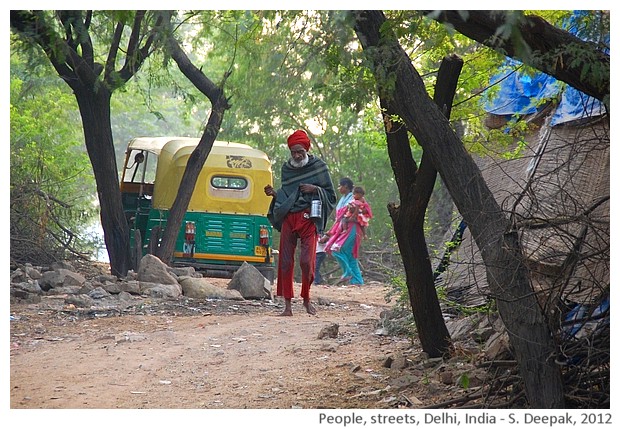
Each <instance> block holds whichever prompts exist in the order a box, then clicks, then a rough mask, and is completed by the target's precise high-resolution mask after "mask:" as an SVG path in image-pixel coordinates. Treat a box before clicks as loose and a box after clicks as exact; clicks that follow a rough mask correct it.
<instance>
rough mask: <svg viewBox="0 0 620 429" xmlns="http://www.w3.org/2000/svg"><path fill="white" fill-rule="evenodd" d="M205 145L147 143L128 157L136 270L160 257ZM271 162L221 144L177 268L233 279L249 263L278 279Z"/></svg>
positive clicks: (201, 181) (204, 177)
mask: <svg viewBox="0 0 620 429" xmlns="http://www.w3.org/2000/svg"><path fill="white" fill-rule="evenodd" d="M198 142H199V139H197V138H186V137H139V138H135V139H132V140H131V141H130V142H129V144H128V146H127V150H126V152H125V162H124V168H123V172H122V177H121V183H120V187H121V194H122V201H123V208H124V211H125V215H126V216H127V220H128V222H129V225H130V230H131V234H132V236H131V243H132V246H131V247H132V255H134V260H135V261H136V264H137V263H138V262H139V260H140V259H141V258H142V256H143V255H145V254H147V253H153V252H154V249H155V248H156V245H157V244H158V243H159V241H160V240H161V237H162V233H163V231H164V230H165V228H166V221H167V217H168V213H169V210H170V208H171V206H172V204H173V202H174V200H175V198H176V195H177V191H178V189H179V185H180V182H181V178H182V177H183V173H184V171H185V167H186V165H187V161H188V159H189V157H190V155H191V153H192V152H193V150H194V148H195V147H196V145H197V144H198ZM272 180H273V179H272V170H271V162H270V160H269V158H268V157H267V155H266V154H265V153H264V152H262V151H260V150H258V149H254V148H252V147H251V146H249V145H247V144H243V143H233V142H223V141H215V142H214V144H213V148H212V149H211V152H210V153H209V156H208V157H207V160H206V162H205V165H204V167H203V169H202V171H201V172H200V175H199V176H198V180H197V182H196V187H195V188H194V192H193V194H192V197H191V200H190V203H189V206H188V209H187V212H186V214H185V218H184V219H183V222H182V227H181V229H180V231H179V234H178V236H177V240H176V245H175V250H174V255H173V259H172V261H171V264H172V265H173V266H193V267H195V268H196V269H197V270H198V271H200V272H203V274H205V275H207V276H210V277H224V278H230V277H232V274H234V272H235V271H236V270H237V269H238V268H239V267H240V266H241V264H243V262H247V263H249V264H252V265H254V266H255V267H256V268H257V269H258V270H259V271H260V272H261V273H262V274H263V276H265V277H266V278H267V279H268V280H269V281H270V282H273V279H274V274H275V273H274V272H275V269H274V257H273V252H272V237H273V232H272V227H271V224H270V223H269V220H268V219H267V211H268V209H269V204H270V202H271V198H270V197H268V196H266V195H265V193H264V191H263V188H264V186H265V185H266V184H268V183H273V182H272Z"/></svg>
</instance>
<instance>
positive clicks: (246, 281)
mask: <svg viewBox="0 0 620 429" xmlns="http://www.w3.org/2000/svg"><path fill="white" fill-rule="evenodd" d="M228 289H232V290H237V291H239V293H240V294H241V296H242V297H243V298H245V299H272V295H271V283H270V282H269V280H267V279H266V278H265V276H263V275H262V274H261V272H260V271H258V268H256V267H255V266H254V265H250V264H248V263H247V262H244V263H243V264H242V265H241V267H239V269H238V270H237V271H236V272H235V274H233V277H232V279H231V280H230V282H229V283H228Z"/></svg>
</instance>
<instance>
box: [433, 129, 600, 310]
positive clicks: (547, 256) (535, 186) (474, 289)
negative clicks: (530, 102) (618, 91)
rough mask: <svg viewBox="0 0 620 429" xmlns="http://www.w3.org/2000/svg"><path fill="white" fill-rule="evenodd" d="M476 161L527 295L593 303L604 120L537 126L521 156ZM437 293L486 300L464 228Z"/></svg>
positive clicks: (470, 302) (478, 262)
mask: <svg viewBox="0 0 620 429" xmlns="http://www.w3.org/2000/svg"><path fill="white" fill-rule="evenodd" d="M477 162H478V163H479V167H480V169H481V171H482V174H483V177H484V178H485V180H486V182H487V184H488V186H489V188H490V189H491V191H492V192H493V194H494V195H495V198H496V200H497V201H498V203H499V204H500V206H501V207H502V209H503V210H505V211H506V216H508V217H512V218H513V219H514V220H515V221H516V222H517V225H518V226H519V231H520V235H521V239H522V246H523V252H524V257H525V258H526V260H527V263H528V266H529V267H530V268H531V270H532V276H531V277H532V280H533V286H534V288H535V290H537V291H545V293H544V294H542V295H543V296H544V295H549V294H551V295H553V296H556V297H557V296H561V297H562V299H566V300H570V301H572V302H589V301H590V300H593V299H595V297H599V296H600V295H601V291H602V290H604V289H605V288H608V286H609V191H610V190H609V122H608V120H607V119H606V118H605V119H603V120H599V121H598V122H597V123H589V124H587V125H582V126H575V124H571V125H563V126H557V127H548V126H543V127H542V128H541V129H540V131H539V132H538V133H536V134H533V135H532V136H531V138H530V139H529V145H528V147H527V148H525V150H524V151H523V152H522V154H521V156H519V157H517V158H514V159H510V160H506V159H502V158H501V157H499V156H497V157H485V158H483V159H478V160H477ZM438 286H443V287H445V288H446V291H447V294H448V297H449V298H451V299H453V300H456V301H457V302H459V303H460V304H462V305H466V306H475V305H481V304H484V303H485V302H486V301H487V299H486V296H487V295H488V292H489V291H488V284H487V281H486V270H485V267H484V264H483V262H482V258H481V255H480V251H479V249H478V247H477V245H476V243H475V242H474V241H473V239H472V237H471V234H470V232H469V230H468V229H466V230H465V233H464V235H463V240H462V243H461V245H460V246H459V248H458V249H457V250H456V251H454V252H453V254H452V255H451V263H450V265H449V266H448V267H447V269H446V271H445V272H444V273H442V275H441V276H440V277H439V278H438ZM551 292H553V293H551Z"/></svg>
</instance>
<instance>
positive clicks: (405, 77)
mask: <svg viewBox="0 0 620 429" xmlns="http://www.w3.org/2000/svg"><path fill="white" fill-rule="evenodd" d="M385 21H386V20H385V16H384V15H383V13H382V12H380V11H358V12H355V30H356V31H357V33H358V37H359V39H360V42H361V44H362V46H363V49H364V51H365V53H366V54H367V56H368V59H369V60H370V62H371V64H372V67H373V68H374V70H373V72H374V71H375V70H381V71H382V73H375V77H376V79H377V81H378V85H379V88H380V89H379V91H380V94H381V95H382V96H383V97H388V98H389V99H390V101H391V102H393V106H394V109H395V111H396V112H398V114H399V116H400V117H401V119H402V120H403V121H404V123H405V124H406V126H407V128H408V130H409V131H411V132H412V133H413V135H414V136H415V138H416V139H417V141H418V142H419V143H420V144H421V145H422V147H423V149H424V155H428V156H430V158H431V161H432V164H433V165H434V166H435V167H436V168H437V170H438V172H439V174H441V177H442V178H443V180H444V181H445V183H446V186H447V187H448V190H449V191H450V195H451V196H452V198H453V199H454V202H455V204H456V206H457V208H458V209H459V211H460V213H461V214H462V216H463V218H464V219H465V221H466V222H467V224H468V226H469V228H470V230H471V232H472V236H473V238H474V240H475V241H476V244H477V245H478V247H479V248H480V249H481V252H482V257H483V260H484V262H485V266H486V270H487V281H488V283H489V286H490V289H491V291H492V293H493V296H494V298H495V300H496V302H497V307H498V310H499V313H500V315H501V317H502V319H503V321H504V324H505V325H506V328H507V330H508V334H509V336H510V341H511V344H512V346H513V348H514V352H515V357H516V359H517V361H518V362H519V369H520V373H521V376H522V378H523V381H524V384H525V391H526V395H527V398H528V400H529V403H530V405H531V406H532V407H533V408H564V395H563V390H562V378H561V374H560V371H559V368H558V367H557V365H556V364H555V362H554V361H553V358H552V357H553V355H554V354H555V345H554V343H553V340H552V336H551V332H550V331H549V327H548V325H547V323H546V321H545V320H544V318H543V314H542V311H541V309H540V307H539V305H538V302H537V301H536V298H535V295H534V294H533V292H532V289H531V287H530V283H529V278H528V272H527V269H526V267H525V265H524V263H523V259H522V256H521V249H520V245H519V241H518V237H517V235H516V231H514V230H513V229H512V227H511V225H510V222H509V220H508V218H507V217H506V216H505V214H504V213H503V212H502V210H501V208H500V206H499V205H498V203H497V202H496V201H495V199H494V197H493V194H492V193H491V191H490V190H489V188H488V187H487V185H486V183H485V181H484V179H483V177H482V173H481V172H480V170H479V169H478V167H477V165H476V164H475V162H474V160H473V159H472V157H471V156H470V155H469V153H468V152H467V151H466V150H465V148H464V146H463V144H462V143H461V142H460V140H459V139H458V137H457V136H456V134H455V133H454V131H453V130H452V129H451V128H450V124H449V122H448V120H447V118H446V117H445V116H444V115H443V113H442V111H441V110H440V108H439V107H438V106H437V105H436V104H435V103H433V101H432V100H431V99H430V97H429V96H428V94H427V93H426V90H425V86H424V82H423V81H422V78H421V77H420V75H419V74H418V73H417V71H416V70H415V68H414V67H413V65H412V63H411V60H410V59H409V57H408V56H407V54H406V52H405V51H404V50H403V49H402V47H401V46H400V44H399V43H398V40H397V38H396V37H395V36H394V35H393V34H391V33H390V32H389V31H384V29H383V28H382V25H383V24H384V23H385ZM390 76H391V77H392V78H391V80H388V79H390V78H388V77H390ZM387 84H389V85H387Z"/></svg>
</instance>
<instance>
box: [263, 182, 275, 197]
mask: <svg viewBox="0 0 620 429" xmlns="http://www.w3.org/2000/svg"><path fill="white" fill-rule="evenodd" d="M276 194H277V192H276V190H275V189H273V186H271V185H267V186H265V195H267V196H268V197H274V198H275V197H276Z"/></svg>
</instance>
